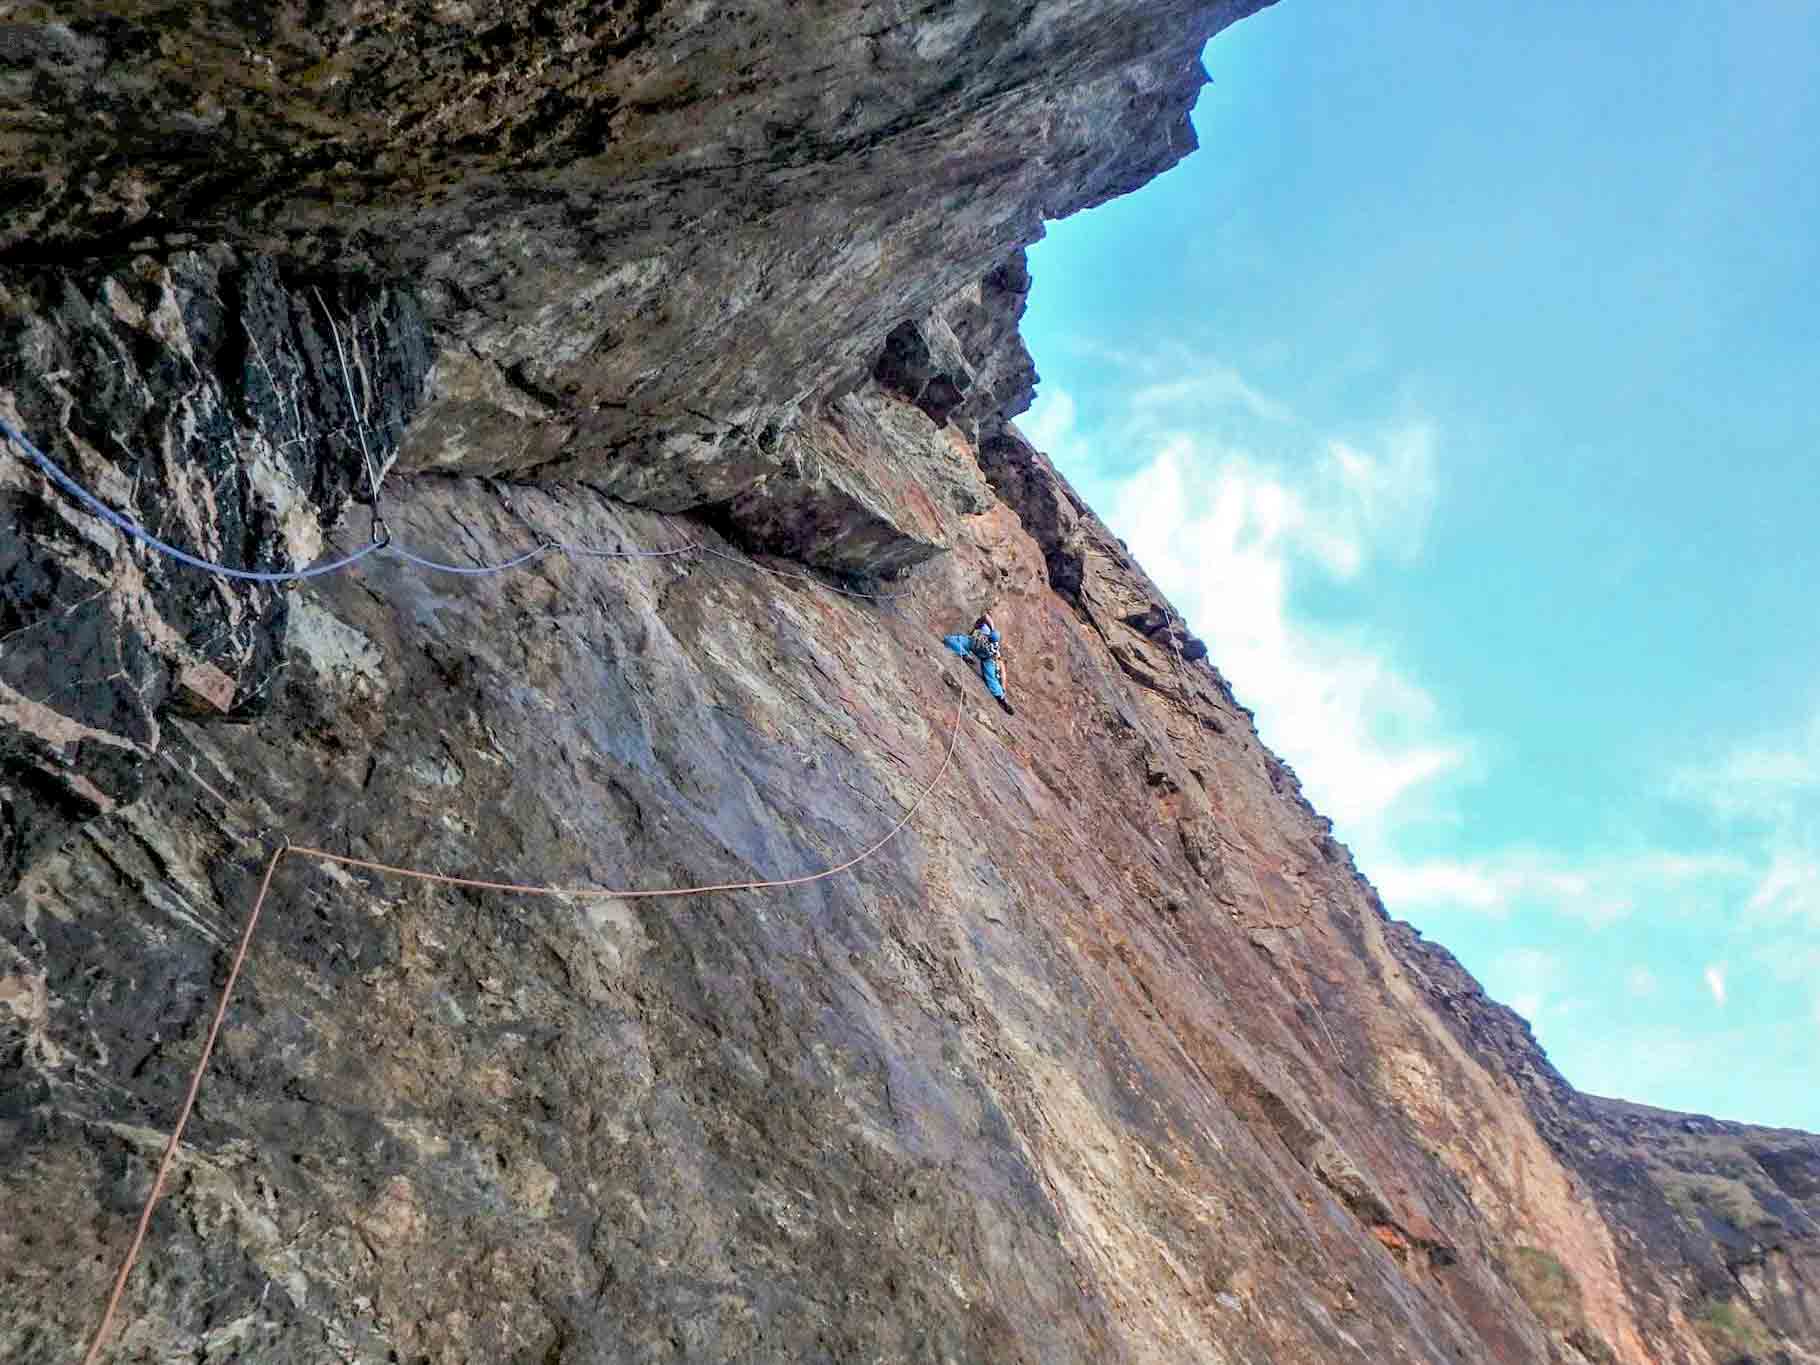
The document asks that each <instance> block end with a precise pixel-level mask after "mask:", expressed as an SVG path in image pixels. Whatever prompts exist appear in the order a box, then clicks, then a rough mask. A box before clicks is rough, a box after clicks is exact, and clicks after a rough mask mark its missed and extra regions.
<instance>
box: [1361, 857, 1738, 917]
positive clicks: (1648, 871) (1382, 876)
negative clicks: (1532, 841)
mask: <svg viewBox="0 0 1820 1365" xmlns="http://www.w3.org/2000/svg"><path fill="white" fill-rule="evenodd" d="M1751 868H1752V864H1751V863H1750V861H1749V860H1747V859H1744V858H1740V857H1736V856H1733V855H1731V854H1727V853H1710V854H1699V855H1695V854H1686V853H1678V852H1670V851H1666V850H1660V849H1646V850H1644V851H1641V852H1636V853H1625V854H1592V855H1587V854H1574V855H1567V854H1560V853H1553V852H1549V851H1547V850H1542V849H1532V848H1518V849H1505V850H1502V851H1500V852H1498V853H1495V854H1491V855H1488V856H1486V857H1482V858H1473V859H1445V858H1431V859H1424V860H1421V861H1416V862H1404V861H1401V860H1398V859H1394V858H1387V859H1384V860H1383V861H1380V862H1378V863H1376V864H1374V865H1373V867H1372V868H1371V870H1370V875H1371V879H1372V881H1373V883H1374V884H1376V886H1377V888H1378V891H1379V894H1381V895H1382V896H1383V897H1384V899H1385V901H1386V903H1387V904H1390V905H1393V906H1396V907H1397V908H1398V909H1400V910H1469V911H1477V912H1481V913H1484V914H1490V915H1504V914H1508V913H1510V912H1511V911H1512V910H1515V909H1518V908H1521V907H1525V906H1540V907H1545V908H1547V909H1550V910H1553V911H1555V912H1557V913H1559V914H1564V915H1568V916H1571V917H1572V918H1575V919H1580V920H1584V921H1587V922H1589V923H1591V924H1594V925H1604V924H1610V923H1613V922H1615V921H1617V920H1620V919H1623V918H1624V917H1625V916H1627V915H1630V914H1633V913H1636V912H1637V911H1639V910H1641V909H1645V908H1649V907H1658V908H1659V907H1661V906H1662V905H1664V904H1665V903H1668V902H1669V901H1670V899H1671V898H1672V897H1673V895H1674V893H1676V892H1677V891H1679V890H1682V889H1684V888H1687V887H1688V886H1690V885H1691V884H1693V883H1710V882H1719V881H1735V880H1736V879H1738V878H1740V877H1745V876H1748V875H1749V873H1750V871H1751Z"/></svg>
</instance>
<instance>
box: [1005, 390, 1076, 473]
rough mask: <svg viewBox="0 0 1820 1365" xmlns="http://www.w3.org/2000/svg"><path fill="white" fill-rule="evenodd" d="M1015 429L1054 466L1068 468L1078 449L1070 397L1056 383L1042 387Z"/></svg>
mask: <svg viewBox="0 0 1820 1365" xmlns="http://www.w3.org/2000/svg"><path fill="white" fill-rule="evenodd" d="M1017 429H1018V430H1019V431H1020V432H1022V433H1023V435H1024V439H1025V440H1027V441H1029V442H1030V444H1031V445H1033V446H1035V447H1036V448H1037V449H1038V450H1040V451H1042V452H1043V453H1044V454H1045V455H1047V456H1048V457H1049V458H1050V459H1051V460H1053V461H1054V462H1055V463H1056V464H1058V465H1061V466H1063V467H1068V466H1070V465H1072V463H1073V459H1074V456H1075V455H1076V454H1077V452H1078V450H1079V447H1080V434H1079V432H1078V431H1077V430H1076V429H1075V409H1074V398H1073V397H1072V396H1071V395H1070V394H1069V392H1068V391H1067V390H1066V389H1064V388H1062V387H1060V386H1059V385H1056V384H1045V385H1043V387H1042V390H1041V391H1040V392H1039V393H1038V394H1037V396H1036V401H1035V402H1034V403H1032V404H1031V405H1030V411H1029V412H1027V413H1025V414H1024V415H1023V416H1022V417H1020V418H1019V419H1018V422H1017Z"/></svg>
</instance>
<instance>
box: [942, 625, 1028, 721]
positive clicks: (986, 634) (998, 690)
mask: <svg viewBox="0 0 1820 1365" xmlns="http://www.w3.org/2000/svg"><path fill="white" fill-rule="evenodd" d="M943 643H945V644H946V645H947V646H948V648H949V649H952V650H953V651H954V652H955V653H956V654H958V655H960V656H961V658H963V659H967V660H969V661H971V660H975V659H977V660H978V661H979V666H980V672H981V673H982V674H984V675H985V678H986V690H987V691H988V692H990V693H991V694H992V696H993V699H994V700H995V701H997V702H998V704H999V705H1000V706H1001V707H1002V708H1004V712H1005V714H1006V715H1008V716H1015V715H1016V714H1017V712H1015V711H1013V710H1012V709H1011V703H1010V702H1008V701H1006V700H1005V677H1004V656H1003V655H1002V654H1001V653H1000V652H999V643H998V631H997V630H996V629H994V628H993V625H992V618H991V617H990V616H982V617H980V619H979V620H977V621H975V622H974V623H973V629H972V631H971V632H970V633H968V634H966V635H948V636H944V637H943Z"/></svg>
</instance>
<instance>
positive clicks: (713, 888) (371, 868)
mask: <svg viewBox="0 0 1820 1365" xmlns="http://www.w3.org/2000/svg"><path fill="white" fill-rule="evenodd" d="M966 711H967V699H966V694H965V693H964V692H963V693H962V694H961V697H960V700H959V702H958V704H957V705H956V706H955V710H954V725H953V728H952V729H951V731H950V732H949V736H948V749H947V752H946V753H944V754H943V755H942V761H941V764H940V766H939V767H937V768H936V770H935V775H934V776H933V777H931V778H930V779H929V782H928V784H927V785H926V786H924V787H923V789H922V790H921V791H920V792H918V793H917V796H916V799H915V800H914V801H912V802H911V803H910V805H909V807H908V808H907V809H906V810H905V811H904V813H903V815H902V816H900V817H899V818H898V821H897V823H896V824H894V825H892V826H891V828H890V829H888V830H886V831H885V833H884V834H883V835H882V836H881V837H880V838H879V839H877V840H876V841H875V842H873V843H871V844H869V845H867V846H866V847H865V848H864V849H862V850H861V851H860V852H858V853H856V854H854V855H853V856H852V857H851V858H848V859H846V860H845V861H844V862H839V863H836V864H834V865H833V866H832V867H826V868H823V869H822V870H821V871H820V872H810V873H805V874H803V875H802V876H798V877H775V878H768V879H764V880H755V881H741V882H716V883H713V884H711V885H707V886H678V887H665V888H662V889H659V890H631V889H619V888H613V887H563V886H538V885H534V884H530V883H524V882H500V881H489V880H486V879H483V878H477V877H452V876H449V875H447V874H446V873H442V872H430V871H427V870H425V869H423V868H416V867H402V866H399V865H397V864H393V863H382V862H377V861H374V860H372V859H368V858H355V857H352V856H350V855H348V854H345V853H330V852H328V851H327V850H326V849H320V848H308V847H303V846H297V845H293V844H291V842H290V841H289V840H288V839H287V840H286V841H285V842H284V844H282V845H281V846H280V847H279V848H277V849H276V850H274V851H273V853H272V857H271V860H270V861H269V862H267V863H266V867H265V876H264V877H263V878H261V880H260V883H259V894H258V895H257V896H255V897H254V899H253V908H252V909H251V910H250V911H248V913H247V918H246V927H245V928H244V929H243V930H242V931H241V934H240V944H239V947H238V948H236V949H235V952H234V960H233V963H232V965H230V966H229V968H228V974H227V980H226V981H225V982H224V983H223V984H222V987H221V998H220V1000H219V1001H218V1002H217V1003H216V1006H215V1015H214V1018H213V1020H212V1021H211V1022H210V1024H209V1031H208V1035H207V1037H205V1038H204V1039H203V1043H202V1055H201V1056H200V1057H199V1058H197V1061H196V1069H195V1071H194V1072H193V1073H191V1076H190V1085H189V1090H188V1092H187V1093H186V1094H185V1096H184V1100H183V1107H182V1108H181V1109H180V1110H179V1111H178V1113H177V1123H176V1126H175V1127H174V1128H172V1130H171V1136H170V1140H169V1141H168V1142H166V1143H165V1145H164V1155H163V1156H162V1158H160V1160H159V1162H158V1172H157V1174H156V1175H155V1176H154V1177H153V1178H152V1188H151V1192H150V1193H149V1194H148V1195H147V1196H146V1200H145V1207H144V1209H142V1210H141V1212H140V1214H139V1225H138V1227H137V1228H136V1229H135V1230H134V1232H133V1240H132V1242H131V1243H130V1244H129V1246H128V1247H127V1252H126V1257H125V1259H124V1260H122V1262H121V1264H120V1273H119V1274H118V1275H117V1276H116V1277H115V1279H114V1288H113V1292H112V1293H111V1294H110V1295H109V1296H108V1301H107V1307H106V1309H105V1310H103V1312H102V1315H101V1325H100V1326H99V1327H97V1328H96V1329H95V1336H94V1339H93V1341H92V1342H91V1343H90V1345H89V1349H88V1354H87V1355H85V1356H84V1357H83V1358H82V1361H83V1365H95V1363H96V1362H97V1361H99V1360H100V1359H101V1352H102V1350H103V1348H104V1347H105V1346H106V1344H107V1334H108V1329H109V1328H110V1327H111V1326H112V1325H113V1321H114V1315H115V1313H117V1312H118V1311H119V1308H120V1300H121V1299H122V1298H123V1297H124V1296H125V1294H126V1285H127V1280H128V1279H129V1277H131V1275H132V1273H133V1266H134V1265H135V1263H137V1261H138V1259H139V1252H140V1249H141V1248H142V1247H143V1246H144V1244H145V1234H146V1229H147V1228H148V1227H149V1226H150V1225H151V1221H152V1210H153V1209H154V1208H156V1207H157V1204H158V1200H159V1199H160V1197H162V1195H163V1193H164V1183H165V1180H166V1178H167V1177H168V1176H169V1174H170V1170H171V1167H172V1165H173V1164H175V1162H176V1159H177V1148H178V1144H179V1143H180V1142H181V1141H182V1138H183V1130H184V1128H185V1127H186V1126H187V1125H188V1123H189V1119H190V1113H191V1111H192V1110H193V1109H194V1108H195V1106H196V1095H197V1092H198V1091H200V1090H201V1088H202V1078H203V1075H204V1074H205V1073H206V1072H207V1070H208V1065H209V1058H210V1057H211V1056H212V1055H213V1053H214V1051H215V1040H216V1038H217V1037H218V1036H219V1035H220V1033H221V1024H222V1020H223V1019H225V1018H226V1016H227V1008H228V1002H229V1000H231V999H232V997H233V994H234V986H235V984H236V983H237V982H238V981H239V979H240V969H241V967H242V966H243V965H244V964H245V962H246V957H247V950H248V948H249V947H250V946H251V944H252V941H253V931H254V930H255V929H256V928H257V927H258V924H259V912H260V911H261V910H262V909H264V908H265V900H266V895H267V893H268V892H270V891H271V889H272V878H273V876H274V875H275V874H276V873H277V871H278V864H279V863H281V862H282V861H284V859H285V858H286V857H292V858H312V859H315V860H316V861H317V862H323V863H337V864H340V865H341V866H343V867H354V868H360V869H362V870H364V871H368V872H378V873H382V874H384V875H386V876H394V877H409V878H412V879H414V880H416V881H424V882H434V883H437V884H438V885H442V886H462V887H468V888H470V889H472V890H479V891H501V892H505V893H508V894H510V895H518V896H555V897H565V898H570V899H577V900H581V899H588V900H594V899H600V900H656V899H660V898H672V897H679V896H700V895H706V894H708V893H710V892H721V891H762V890H767V889H770V888H774V887H786V886H804V885H807V884H808V883H810V882H819V881H825V880H826V879H828V878H829V877H835V876H838V875H839V874H841V873H842V872H845V871H847V870H848V869H850V868H853V867H857V866H858V865H859V864H860V863H863V862H865V861H866V859H868V858H870V857H871V856H872V855H873V854H875V853H877V852H878V851H879V850H880V849H882V848H883V847H884V846H885V845H886V844H888V843H890V842H891V841H892V840H893V839H895V838H896V837H897V835H898V833H899V832H900V831H901V830H902V829H903V828H904V826H905V825H907V824H909V823H910V821H911V820H912V819H913V818H914V817H915V815H916V813H917V811H919V810H920V809H922V806H923V803H924V802H925V801H927V800H928V799H929V797H930V796H931V795H932V794H933V793H934V791H935V789H936V787H937V786H939V785H940V784H941V780H942V778H943V777H944V776H946V775H947V772H948V766H949V764H951V763H952V762H953V761H954V752H955V749H956V747H957V746H958V745H959V743H960V737H961V721H962V720H963V719H964V718H965V716H966Z"/></svg>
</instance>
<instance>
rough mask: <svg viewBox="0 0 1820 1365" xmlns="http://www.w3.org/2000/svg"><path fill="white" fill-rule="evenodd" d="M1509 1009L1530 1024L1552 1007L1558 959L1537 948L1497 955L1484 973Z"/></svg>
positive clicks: (1559, 975)
mask: <svg viewBox="0 0 1820 1365" xmlns="http://www.w3.org/2000/svg"><path fill="white" fill-rule="evenodd" d="M1486 975H1487V976H1488V977H1489V978H1490V984H1491V985H1492V987H1493V989H1494V990H1495V991H1496V992H1498V993H1499V994H1501V995H1503V996H1505V997H1506V998H1507V999H1509V1001H1510V1007H1511V1008H1512V1009H1514V1010H1515V1011H1516V1012H1517V1013H1518V1014H1520V1015H1522V1016H1523V1017H1524V1018H1525V1019H1527V1020H1529V1021H1530V1022H1531V1023H1532V1024H1533V1023H1534V1022H1535V1021H1536V1020H1538V1019H1540V1018H1541V1017H1542V1016H1543V1015H1544V1014H1545V1013H1547V1012H1548V1011H1549V1010H1550V1009H1551V1008H1552V1007H1553V1005H1554V1000H1555V997H1556V995H1557V994H1558V992H1559V990H1560V986H1561V981H1562V978H1563V969H1562V963H1561V959H1560V958H1559V957H1557V956H1556V955H1555V954H1554V953H1551V952H1548V951H1546V950H1545V949H1541V948H1514V949H1512V950H1511V951H1509V952H1507V953H1503V954H1500V955H1499V957H1498V958H1497V959H1496V960H1495V961H1494V962H1493V963H1492V966H1491V970H1490V971H1489V972H1487V973H1486Z"/></svg>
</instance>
